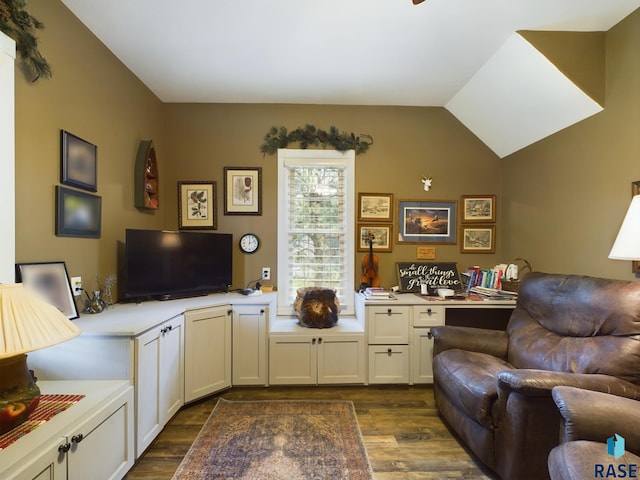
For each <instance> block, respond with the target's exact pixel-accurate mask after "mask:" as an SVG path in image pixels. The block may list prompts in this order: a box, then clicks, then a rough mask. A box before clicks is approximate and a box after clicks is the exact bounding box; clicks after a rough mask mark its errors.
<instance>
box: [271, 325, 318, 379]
mask: <svg viewBox="0 0 640 480" xmlns="http://www.w3.org/2000/svg"><path fill="white" fill-rule="evenodd" d="M316 343H317V339H315V338H314V339H313V341H312V338H311V337H310V336H308V335H271V337H270V338H269V383H270V384H272V385H288V384H297V385H315V384H316V382H317V354H316Z"/></svg>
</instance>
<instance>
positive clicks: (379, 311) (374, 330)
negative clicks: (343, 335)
mask: <svg viewBox="0 0 640 480" xmlns="http://www.w3.org/2000/svg"><path fill="white" fill-rule="evenodd" d="M410 312H411V307H405V306H401V307H399V306H397V305H394V306H390V305H381V306H375V307H367V321H368V329H369V344H374V345H407V344H409V324H410V318H411V313H410Z"/></svg>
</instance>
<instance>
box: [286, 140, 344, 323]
mask: <svg viewBox="0 0 640 480" xmlns="http://www.w3.org/2000/svg"><path fill="white" fill-rule="evenodd" d="M353 156H354V155H353V153H351V154H349V153H348V152H347V153H342V152H333V151H331V152H327V151H324V150H280V151H279V152H278V159H279V162H280V163H279V168H280V172H279V179H278V190H279V200H278V292H279V295H278V313H279V314H287V315H288V314H291V313H292V312H293V309H292V304H293V301H294V299H295V296H296V291H297V289H298V288H300V287H311V286H322V287H328V288H334V289H335V290H336V291H337V295H338V298H339V299H340V304H341V306H342V310H341V314H349V313H351V312H352V311H353V288H354V287H353V262H354V260H353V254H352V252H353V235H354V234H353V232H354V225H353Z"/></svg>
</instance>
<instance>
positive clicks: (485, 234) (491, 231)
mask: <svg viewBox="0 0 640 480" xmlns="http://www.w3.org/2000/svg"><path fill="white" fill-rule="evenodd" d="M460 235H461V236H462V243H461V246H460V252H462V253H493V252H495V250H496V226H495V225H462V226H461V227H460Z"/></svg>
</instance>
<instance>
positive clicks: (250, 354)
mask: <svg viewBox="0 0 640 480" xmlns="http://www.w3.org/2000/svg"><path fill="white" fill-rule="evenodd" d="M268 317H269V308H268V306H267V305H237V306H234V307H233V361H232V365H233V367H232V370H233V377H232V384H233V385H266V384H267V318H268Z"/></svg>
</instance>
